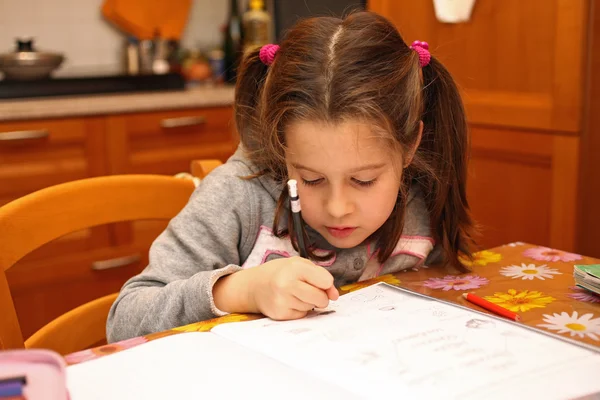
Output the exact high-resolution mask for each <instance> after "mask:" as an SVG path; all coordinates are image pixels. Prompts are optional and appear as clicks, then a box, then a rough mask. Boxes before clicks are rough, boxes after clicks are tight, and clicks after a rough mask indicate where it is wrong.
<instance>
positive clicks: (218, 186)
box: [107, 148, 438, 342]
mask: <svg viewBox="0 0 600 400" xmlns="http://www.w3.org/2000/svg"><path fill="white" fill-rule="evenodd" d="M254 172H256V167H255V166H254V165H253V164H252V163H251V162H250V161H249V160H248V159H247V158H246V157H244V153H243V150H242V149H241V148H240V149H238V150H237V151H236V153H235V154H234V155H233V156H232V157H231V158H230V159H229V160H228V161H227V163H225V164H223V165H222V166H220V167H218V168H216V169H215V170H214V171H213V172H211V173H210V174H209V175H208V176H206V177H205V178H204V179H203V180H202V181H201V182H200V184H199V185H198V187H197V188H196V190H195V191H194V193H193V194H192V196H191V197H190V200H189V202H188V204H187V205H186V206H185V207H184V208H183V210H181V212H180V213H179V214H178V215H177V216H176V217H174V218H173V219H172V220H171V221H170V222H169V225H168V226H167V228H166V229H165V231H164V232H162V233H161V234H160V235H159V236H158V238H157V239H156V240H155V241H154V243H153V244H152V246H151V248H150V254H149V265H148V266H147V267H146V268H145V269H144V270H143V271H142V272H141V273H140V274H139V275H137V276H134V277H133V278H131V279H129V280H128V281H127V282H126V283H125V284H124V286H123V288H122V290H121V292H120V294H119V297H118V298H117V300H116V301H115V303H114V304H113V306H112V308H111V310H110V313H109V316H108V321H107V338H108V341H109V342H115V341H119V340H123V339H127V338H131V337H135V336H140V335H145V334H148V333H152V332H158V331H163V330H167V329H170V328H174V327H177V326H182V325H186V324H190V323H193V322H197V321H202V320H206V319H210V318H214V317H216V316H222V315H225V313H224V312H222V311H221V310H219V309H217V308H216V307H215V304H214V301H213V296H212V287H213V285H214V283H215V281H216V280H217V279H218V278H220V277H222V276H224V275H227V274H231V273H234V272H236V271H239V270H241V269H244V268H252V267H254V266H257V265H260V264H263V263H265V262H267V261H270V260H273V259H276V258H281V257H291V256H296V255H298V254H297V252H296V251H295V250H294V248H293V246H292V243H291V241H290V239H289V237H285V238H277V237H276V236H274V235H273V232H272V230H271V229H272V225H273V218H274V214H275V209H276V205H277V199H278V198H279V195H280V194H281V191H282V190H283V188H284V185H282V184H277V183H276V182H275V181H274V180H273V179H271V178H269V177H267V176H262V177H260V178H255V179H250V180H245V179H241V177H243V176H248V175H250V174H252V173H254ZM406 210H407V211H406V217H405V227H404V231H403V234H402V237H401V239H400V241H399V242H398V244H397V246H396V249H395V251H394V252H393V255H392V257H390V258H389V259H388V260H387V261H386V262H385V263H384V264H383V265H381V264H380V263H379V262H378V261H377V259H376V257H375V256H374V254H373V253H374V246H373V245H372V244H370V243H365V244H362V245H360V246H357V247H355V248H352V249H335V248H333V247H332V246H331V245H329V243H327V242H326V241H325V240H324V239H323V238H322V237H321V236H320V235H319V234H318V233H317V232H316V231H314V230H312V229H310V227H307V233H308V234H309V237H310V238H311V240H312V242H313V243H315V244H316V245H317V247H318V248H320V249H323V250H334V253H335V256H334V257H333V258H332V259H330V260H328V261H326V262H323V263H319V264H320V265H321V266H323V268H326V269H327V270H328V271H329V272H330V273H331V274H332V275H333V277H334V281H335V285H336V286H338V287H339V286H342V285H344V284H347V283H351V282H356V281H359V280H364V279H369V278H373V277H375V276H378V275H383V274H389V273H393V272H398V271H400V270H403V269H406V268H412V267H415V266H418V265H421V264H423V263H424V262H428V261H429V260H428V257H429V258H431V257H433V256H434V253H438V249H437V246H436V251H433V252H432V250H433V249H434V243H433V239H432V238H431V233H430V229H429V217H428V214H427V210H426V207H425V204H424V202H423V199H422V196H421V195H420V194H419V193H418V192H417V191H416V190H414V189H411V191H410V192H409V200H408V205H407V209H406ZM281 219H282V220H283V222H282V223H283V224H287V218H281Z"/></svg>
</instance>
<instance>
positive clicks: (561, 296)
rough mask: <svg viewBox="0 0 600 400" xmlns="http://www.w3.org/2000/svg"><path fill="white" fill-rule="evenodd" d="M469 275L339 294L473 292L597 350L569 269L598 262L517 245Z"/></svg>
mask: <svg viewBox="0 0 600 400" xmlns="http://www.w3.org/2000/svg"><path fill="white" fill-rule="evenodd" d="M465 263H466V264H468V266H469V268H470V269H471V272H469V273H464V274H456V273H452V272H451V271H449V270H447V269H445V268H442V267H427V266H423V267H421V268H414V269H412V270H406V271H402V272H399V273H396V274H394V275H385V276H380V277H377V278H375V279H371V280H368V281H364V282H358V283H355V284H350V285H347V286H343V287H341V288H340V294H341V295H343V294H345V293H349V292H352V291H354V290H358V289H360V288H363V287H366V286H369V285H372V284H373V283H376V282H382V281H383V282H386V283H389V284H392V285H397V286H400V287H405V288H407V289H410V290H413V291H416V292H419V293H422V294H425V295H428V296H432V297H435V298H439V299H444V300H447V301H452V302H455V303H459V304H461V305H465V306H468V307H471V308H475V309H478V310H480V311H481V309H480V308H478V307H477V306H475V305H472V304H471V303H469V302H467V301H466V300H464V299H463V297H462V294H463V293H466V292H473V293H476V294H477V295H479V296H481V297H484V298H485V299H487V300H490V301H492V302H495V303H497V304H499V305H501V306H503V307H505V308H508V309H510V310H512V311H516V312H518V313H519V314H520V316H521V319H522V320H521V322H522V323H523V324H526V325H530V326H534V327H537V328H542V329H546V330H548V331H549V332H551V333H554V334H557V335H563V336H566V337H569V338H571V339H574V340H578V341H581V342H584V343H588V344H591V345H594V346H598V347H599V348H600V296H598V295H595V294H593V293H591V292H587V291H584V290H583V289H579V288H577V287H575V284H574V280H573V266H574V265H576V264H579V265H582V264H600V260H598V259H594V258H591V257H584V256H581V255H578V254H573V253H568V252H564V251H561V250H555V249H550V248H546V247H541V246H536V245H532V244H527V243H522V242H515V243H509V244H506V245H503V246H499V247H495V248H492V249H489V250H484V251H480V252H478V253H475V254H474V259H473V261H472V262H465ZM257 318H261V316H259V315H248V314H230V315H226V316H224V317H220V318H215V319H211V320H207V321H201V322H197V323H193V324H190V325H186V326H182V327H178V328H174V329H171V330H168V331H164V332H158V333H153V334H149V335H146V336H141V337H137V338H133V339H127V340H123V341H121V342H117V343H112V344H107V345H104V346H99V347H95V348H92V349H88V350H83V351H79V352H76V353H72V354H69V355H67V356H66V357H65V359H66V362H67V364H69V365H73V364H77V363H81V362H85V361H88V360H92V359H95V358H99V357H103V356H106V355H109V354H113V353H116V352H119V351H123V350H125V349H128V348H131V347H134V346H138V345H140V344H142V343H146V342H148V341H151V340H156V339H158V338H161V337H165V336H169V335H176V334H178V333H181V332H194V331H209V330H210V329H211V328H212V327H214V326H215V325H218V324H222V323H227V322H239V321H247V320H252V319H257Z"/></svg>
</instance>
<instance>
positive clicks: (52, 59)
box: [0, 38, 65, 80]
mask: <svg viewBox="0 0 600 400" xmlns="http://www.w3.org/2000/svg"><path fill="white" fill-rule="evenodd" d="M64 59H65V57H64V56H63V55H62V54H61V53H52V52H43V51H36V50H35V49H34V48H33V39H30V38H26V39H17V41H16V49H15V51H14V52H12V53H4V54H0V71H2V72H3V73H4V77H5V79H14V80H34V79H44V78H48V77H49V76H50V74H51V73H52V71H54V70H55V69H57V68H58V67H60V65H61V64H62V62H63V61H64Z"/></svg>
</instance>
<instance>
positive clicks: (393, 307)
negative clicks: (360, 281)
mask: <svg viewBox="0 0 600 400" xmlns="http://www.w3.org/2000/svg"><path fill="white" fill-rule="evenodd" d="M395 309H396V306H394V305H389V306H383V307H380V308H379V311H394V310H395Z"/></svg>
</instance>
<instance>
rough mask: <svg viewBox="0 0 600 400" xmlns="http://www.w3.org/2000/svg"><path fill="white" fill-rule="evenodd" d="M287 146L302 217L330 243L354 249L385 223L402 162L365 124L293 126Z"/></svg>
mask: <svg viewBox="0 0 600 400" xmlns="http://www.w3.org/2000/svg"><path fill="white" fill-rule="evenodd" d="M286 144H287V151H286V162H287V169H288V174H289V177H290V178H291V179H296V180H297V181H298V195H299V196H300V204H301V206H302V217H303V219H304V221H305V222H306V223H307V224H308V225H309V226H311V227H312V228H313V229H314V230H316V231H317V232H319V233H320V234H321V235H322V236H323V237H324V238H325V239H326V240H327V241H328V242H329V243H330V244H331V245H333V246H335V247H337V248H351V247H355V246H357V245H359V244H361V243H362V242H363V241H364V240H365V239H367V238H368V237H369V236H370V235H371V234H372V233H373V232H375V231H376V230H377V229H379V228H380V227H381V226H382V225H383V224H384V222H385V221H386V220H387V219H388V217H389V216H390V214H391V212H392V210H393V209H394V205H395V204H396V200H397V198H398V191H399V190H400V182H401V173H402V172H401V166H402V165H403V159H402V155H401V154H398V152H397V151H394V150H392V148H391V147H390V146H389V145H386V142H385V141H384V140H383V139H381V137H379V136H377V135H376V134H374V133H373V132H372V130H371V128H370V127H369V125H367V124H365V123H363V122H359V121H348V122H343V123H340V124H338V125H330V124H325V123H320V122H297V123H294V124H292V125H290V126H289V127H288V129H287V130H286Z"/></svg>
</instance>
